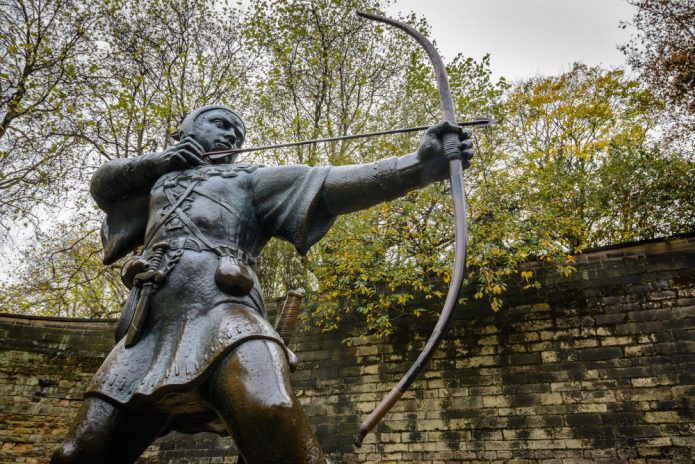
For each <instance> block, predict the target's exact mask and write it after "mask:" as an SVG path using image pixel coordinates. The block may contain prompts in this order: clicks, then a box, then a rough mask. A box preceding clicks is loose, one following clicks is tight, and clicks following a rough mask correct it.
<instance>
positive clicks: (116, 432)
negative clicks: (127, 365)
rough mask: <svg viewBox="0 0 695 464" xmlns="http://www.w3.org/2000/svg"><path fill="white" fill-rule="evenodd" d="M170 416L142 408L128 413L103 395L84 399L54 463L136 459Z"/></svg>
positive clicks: (119, 463)
mask: <svg viewBox="0 0 695 464" xmlns="http://www.w3.org/2000/svg"><path fill="white" fill-rule="evenodd" d="M166 423H167V416H165V415H163V414H161V413H156V412H154V411H150V410H147V409H139V410H138V411H137V412H128V411H125V410H123V409H122V408H120V407H117V406H115V405H113V404H111V403H109V402H107V401H104V400H102V399H100V398H96V397H89V398H87V399H85V401H84V403H83V404H82V407H81V409H80V411H79V413H78V415H77V418H76V419H75V422H74V423H73V425H72V428H71V429H70V432H69V434H68V437H67V438H66V440H65V441H64V442H63V444H62V445H61V447H60V448H58V449H57V450H56V451H55V452H54V453H53V458H52V460H51V463H52V464H64V463H65V464H68V463H69V464H77V463H96V462H98V463H104V464H110V463H113V464H127V463H132V462H134V461H135V460H136V459H137V458H138V456H140V454H142V452H143V451H144V450H145V448H147V446H149V444H150V443H151V442H152V441H153V440H154V439H155V438H157V436H158V435H159V433H160V432H161V431H162V430H163V429H164V427H165V426H166Z"/></svg>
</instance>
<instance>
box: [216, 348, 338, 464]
mask: <svg viewBox="0 0 695 464" xmlns="http://www.w3.org/2000/svg"><path fill="white" fill-rule="evenodd" d="M289 372H290V371H289V367H288V365H287V359H286V357H285V353H284V352H283V349H282V347H280V346H279V345H278V344H277V343H275V342H272V341H268V340H251V341H248V342H246V343H244V344H242V345H240V346H239V347H238V348H236V349H235V350H234V351H233V352H231V353H230V354H229V355H228V356H227V357H226V358H225V359H224V360H223V361H222V363H221V364H220V366H219V367H218V369H217V370H216V372H215V373H214V374H213V375H212V377H211V378H210V382H209V385H208V387H207V393H208V400H209V401H210V404H211V405H212V406H213V408H214V409H215V411H216V412H217V414H218V415H219V416H220V417H221V418H222V420H223V421H224V423H225V425H226V427H227V430H229V433H230V435H231V436H232V438H233V439H234V442H235V443H236V445H237V447H238V448H239V451H240V453H241V455H242V456H243V458H244V460H245V462H246V463H247V464H282V463H287V464H318V463H325V462H326V459H325V457H324V453H323V450H322V449H321V446H320V445H319V442H318V440H317V439H316V435H314V432H313V431H312V430H311V426H310V424H309V420H308V418H307V417H306V414H304V411H303V410H302V407H301V405H300V404H299V401H298V400H297V397H296V396H295V394H294V390H293V389H292V384H291V383H290V376H289Z"/></svg>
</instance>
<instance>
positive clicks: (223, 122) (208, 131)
mask: <svg viewBox="0 0 695 464" xmlns="http://www.w3.org/2000/svg"><path fill="white" fill-rule="evenodd" d="M194 127H195V130H194V134H193V136H194V138H195V139H196V141H197V142H198V143H199V144H200V145H202V147H203V149H204V150H205V151H206V152H211V151H220V150H229V149H234V148H239V147H241V144H242V143H244V128H243V127H242V126H241V123H240V122H239V120H238V119H237V118H236V117H235V116H234V115H233V114H231V113H230V112H229V111H225V110H221V109H220V110H210V111H206V112H204V113H202V114H201V115H200V116H198V118H197V119H196V121H195V124H194Z"/></svg>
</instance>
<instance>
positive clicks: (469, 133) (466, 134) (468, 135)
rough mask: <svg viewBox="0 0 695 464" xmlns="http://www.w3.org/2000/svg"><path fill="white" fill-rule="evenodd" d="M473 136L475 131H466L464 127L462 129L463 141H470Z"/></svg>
mask: <svg viewBox="0 0 695 464" xmlns="http://www.w3.org/2000/svg"><path fill="white" fill-rule="evenodd" d="M472 135H473V131H472V130H470V129H464V128H463V127H462V128H461V136H460V137H459V138H460V139H461V140H468V139H470V138H471V136H472Z"/></svg>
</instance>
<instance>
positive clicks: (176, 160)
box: [169, 152, 188, 169]
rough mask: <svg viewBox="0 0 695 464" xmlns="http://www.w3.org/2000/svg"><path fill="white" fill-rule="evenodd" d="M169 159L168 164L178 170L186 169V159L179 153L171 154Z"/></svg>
mask: <svg viewBox="0 0 695 464" xmlns="http://www.w3.org/2000/svg"><path fill="white" fill-rule="evenodd" d="M169 159H170V160H171V161H170V162H171V163H172V164H173V165H174V166H176V167H177V168H179V169H183V168H186V167H188V163H187V162H186V158H184V157H183V156H182V155H181V153H180V152H176V153H173V154H172V155H171V157H170V158H169Z"/></svg>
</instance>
